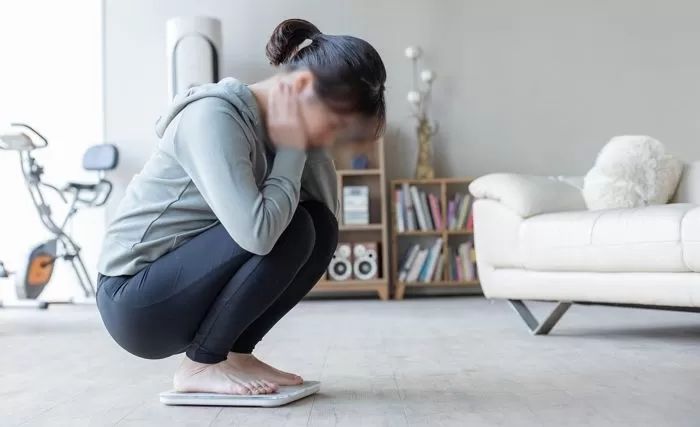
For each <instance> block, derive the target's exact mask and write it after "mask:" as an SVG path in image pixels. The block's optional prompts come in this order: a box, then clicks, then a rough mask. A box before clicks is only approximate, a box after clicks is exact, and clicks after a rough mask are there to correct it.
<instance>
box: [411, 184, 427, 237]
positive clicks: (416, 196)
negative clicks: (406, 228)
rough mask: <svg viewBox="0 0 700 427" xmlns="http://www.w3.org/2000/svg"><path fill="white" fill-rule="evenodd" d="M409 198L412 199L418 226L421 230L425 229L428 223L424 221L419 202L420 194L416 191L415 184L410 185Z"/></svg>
mask: <svg viewBox="0 0 700 427" xmlns="http://www.w3.org/2000/svg"><path fill="white" fill-rule="evenodd" d="M411 198H412V199H413V208H414V210H415V212H416V218H417V219H418V227H419V228H420V229H421V230H427V229H428V225H427V223H426V222H425V215H424V213H423V208H422V206H423V203H422V202H421V197H420V194H419V193H418V188H416V186H415V185H412V186H411Z"/></svg>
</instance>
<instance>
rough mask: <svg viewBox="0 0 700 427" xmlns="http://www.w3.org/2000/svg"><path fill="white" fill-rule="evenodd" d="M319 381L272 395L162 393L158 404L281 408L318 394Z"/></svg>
mask: <svg viewBox="0 0 700 427" xmlns="http://www.w3.org/2000/svg"><path fill="white" fill-rule="evenodd" d="M320 389H321V382H320V381H304V384H300V385H294V386H280V387H279V390H277V392H276V393H272V394H251V395H240V394H219V393H179V392H176V391H164V392H163V393H161V394H160V403H164V404H166V405H189V406H262V407H268V408H269V407H274V406H283V405H286V404H288V403H292V402H294V401H297V400H299V399H303V398H305V397H307V396H311V395H312V394H314V393H316V392H318V391H319V390H320Z"/></svg>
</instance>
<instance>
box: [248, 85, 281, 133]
mask: <svg viewBox="0 0 700 427" xmlns="http://www.w3.org/2000/svg"><path fill="white" fill-rule="evenodd" d="M278 81H279V76H277V75H275V76H272V77H270V78H268V79H265V80H262V81H259V82H257V83H253V84H252V85H248V89H250V91H251V92H253V96H255V101H256V102H257V103H258V109H259V110H260V115H261V116H262V120H263V123H267V104H268V98H269V96H270V89H271V88H272V87H273V85H275V84H277V82H278Z"/></svg>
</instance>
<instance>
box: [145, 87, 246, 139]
mask: <svg viewBox="0 0 700 427" xmlns="http://www.w3.org/2000/svg"><path fill="white" fill-rule="evenodd" d="M209 96H213V97H216V98H221V99H223V100H225V101H228V102H229V103H231V105H233V107H234V108H235V109H236V110H238V112H239V113H240V116H241V118H242V119H243V121H244V122H245V123H246V124H247V125H248V126H250V128H251V130H253V131H255V132H256V133H258V132H257V131H259V124H260V110H259V108H258V104H257V102H256V100H255V96H254V95H253V92H251V91H250V89H249V88H248V86H246V85H245V84H243V83H241V82H240V81H238V80H236V79H234V78H232V77H227V78H225V79H223V80H221V81H220V82H218V83H207V84H203V85H200V86H195V87H192V88H190V89H189V90H188V91H187V92H185V93H183V94H179V95H177V96H175V98H173V102H172V104H171V105H170V107H169V108H168V110H167V111H166V112H165V114H163V115H162V116H160V117H159V118H158V120H156V134H157V135H158V137H159V138H162V137H163V135H164V134H165V130H166V129H167V128H168V126H169V125H170V123H171V122H172V121H173V120H174V119H175V117H176V116H177V115H178V114H180V112H182V110H184V109H185V107H187V105H189V104H190V103H192V102H195V101H197V100H200V99H202V98H206V97H209Z"/></svg>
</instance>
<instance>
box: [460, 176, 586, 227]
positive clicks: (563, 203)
mask: <svg viewBox="0 0 700 427" xmlns="http://www.w3.org/2000/svg"><path fill="white" fill-rule="evenodd" d="M579 181H580V180H577V179H576V178H571V177H570V178H567V177H547V176H534V175H519V174H513V173H494V174H489V175H484V176H482V177H480V178H477V179H476V180H474V182H472V183H471V185H469V191H470V192H471V194H472V195H473V196H474V197H476V198H477V199H490V200H495V201H497V202H500V203H501V204H503V205H505V206H506V207H508V208H509V209H511V210H513V211H514V212H515V213H517V214H518V215H520V216H521V217H523V218H528V217H531V216H534V215H538V214H542V213H547V212H560V211H572V210H585V209H586V203H585V201H584V200H583V195H582V194H581V189H580V188H578V187H576V184H577V183H578V182H579Z"/></svg>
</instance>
